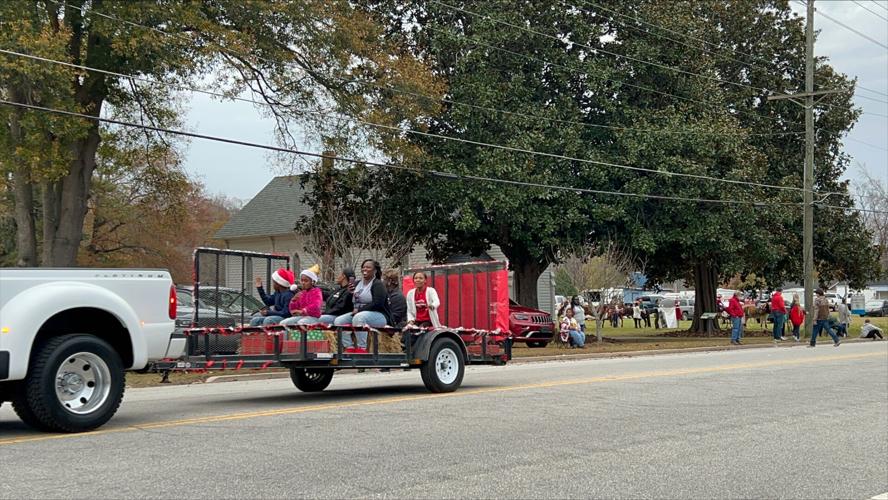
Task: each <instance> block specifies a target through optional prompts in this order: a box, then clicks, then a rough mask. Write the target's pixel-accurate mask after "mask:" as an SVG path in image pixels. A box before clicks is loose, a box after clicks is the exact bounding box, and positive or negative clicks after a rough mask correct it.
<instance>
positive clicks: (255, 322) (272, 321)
mask: <svg viewBox="0 0 888 500" xmlns="http://www.w3.org/2000/svg"><path fill="white" fill-rule="evenodd" d="M283 320H284V318H283V317H282V316H262V315H261V314H257V315H255V316H253V317H252V318H250V326H268V325H276V324H278V323H280V322H281V321H283Z"/></svg>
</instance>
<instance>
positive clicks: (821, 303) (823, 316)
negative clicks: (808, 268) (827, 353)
mask: <svg viewBox="0 0 888 500" xmlns="http://www.w3.org/2000/svg"><path fill="white" fill-rule="evenodd" d="M814 294H815V295H816V297H814V331H813V332H811V343H810V344H809V345H808V347H814V346H816V345H817V335H819V334H820V332H821V331H823V330H824V329H825V330H826V333H828V334H829V336H830V337H832V339H833V345H834V346H835V347H839V344H841V341H840V340H839V337H838V336H837V335H836V333H835V332H834V331H832V328H830V327H829V301H828V300H827V299H826V297H824V295H823V290H821V289H820V288H818V289H817V290H814Z"/></svg>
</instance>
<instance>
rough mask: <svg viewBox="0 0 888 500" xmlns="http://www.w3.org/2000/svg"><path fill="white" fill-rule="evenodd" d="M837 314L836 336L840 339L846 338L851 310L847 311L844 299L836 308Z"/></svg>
mask: <svg viewBox="0 0 888 500" xmlns="http://www.w3.org/2000/svg"><path fill="white" fill-rule="evenodd" d="M836 310H837V311H838V313H839V331H838V334H839V336H840V337H847V336H848V327H849V326H851V310H850V309H848V304H847V303H845V299H842V303H841V304H839V306H838V307H837V308H836Z"/></svg>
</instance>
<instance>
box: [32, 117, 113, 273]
mask: <svg viewBox="0 0 888 500" xmlns="http://www.w3.org/2000/svg"><path fill="white" fill-rule="evenodd" d="M100 112H101V104H99V105H97V106H96V109H95V111H94V114H95V115H96V116H98V115H99V113H100ZM99 141H100V136H99V126H98V124H92V126H91V127H90V129H89V132H88V133H87V136H86V138H85V139H83V140H81V141H77V142H76V143H74V144H73V145H72V149H73V153H74V154H73V156H74V158H73V160H72V161H71V166H70V169H69V171H68V174H67V175H65V176H64V177H63V178H62V179H61V180H59V181H58V183H57V185H56V186H54V187H53V189H48V190H46V193H48V194H49V195H51V196H49V197H50V198H52V201H53V203H54V204H55V206H56V207H57V210H58V217H57V219H56V220H55V221H54V222H55V230H54V231H52V232H50V233H47V232H46V231H44V237H45V238H46V237H47V236H48V241H44V249H43V262H42V264H43V265H44V266H52V267H73V266H76V265H77V252H78V250H79V249H80V242H81V241H82V240H83V220H84V218H85V217H86V209H87V202H88V200H89V192H90V187H91V185H92V175H93V172H94V171H95V168H96V151H97V150H98V147H99ZM47 247H48V248H47Z"/></svg>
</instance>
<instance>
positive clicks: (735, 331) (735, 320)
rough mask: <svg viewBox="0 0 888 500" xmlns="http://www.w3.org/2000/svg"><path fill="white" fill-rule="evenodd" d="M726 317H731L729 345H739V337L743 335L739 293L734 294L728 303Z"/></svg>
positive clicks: (741, 307)
mask: <svg viewBox="0 0 888 500" xmlns="http://www.w3.org/2000/svg"><path fill="white" fill-rule="evenodd" d="M727 312H728V316H730V317H731V344H732V345H740V344H741V342H740V337H741V336H742V335H743V316H744V313H743V306H742V305H741V304H740V292H734V295H733V296H732V297H731V300H730V301H728V309H727Z"/></svg>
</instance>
